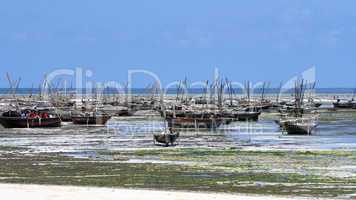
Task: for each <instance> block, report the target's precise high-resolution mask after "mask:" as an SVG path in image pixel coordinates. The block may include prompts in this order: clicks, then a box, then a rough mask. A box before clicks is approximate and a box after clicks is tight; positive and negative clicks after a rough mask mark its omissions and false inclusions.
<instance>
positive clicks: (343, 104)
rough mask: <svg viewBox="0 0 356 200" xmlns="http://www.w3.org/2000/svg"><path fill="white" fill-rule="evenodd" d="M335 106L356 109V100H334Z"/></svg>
mask: <svg viewBox="0 0 356 200" xmlns="http://www.w3.org/2000/svg"><path fill="white" fill-rule="evenodd" d="M333 105H334V108H341V109H356V102H354V101H347V102H340V101H338V102H334V103H333Z"/></svg>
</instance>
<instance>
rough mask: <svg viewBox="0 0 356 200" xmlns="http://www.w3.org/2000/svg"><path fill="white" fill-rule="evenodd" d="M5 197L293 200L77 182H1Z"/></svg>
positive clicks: (33, 199)
mask: <svg viewBox="0 0 356 200" xmlns="http://www.w3.org/2000/svg"><path fill="white" fill-rule="evenodd" d="M0 194H1V199H11V200H14V199H15V200H17V199H19V200H64V199H65V200H69V199H70V200H93V199H99V200H111V199H112V200H114V199H115V200H123V199H125V200H232V199H234V200H236V199H241V200H291V199H300V200H302V199H304V200H305V199H310V198H290V197H272V196H252V195H251V196H249V195H243V194H236V195H233V194H222V193H220V194H216V193H198V192H170V191H154V190H133V189H132V190H131V189H110V188H95V187H73V186H41V185H19V184H0Z"/></svg>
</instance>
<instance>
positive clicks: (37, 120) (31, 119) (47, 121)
mask: <svg viewBox="0 0 356 200" xmlns="http://www.w3.org/2000/svg"><path fill="white" fill-rule="evenodd" d="M25 112H26V113H28V114H25ZM31 113H36V114H34V115H31ZM0 124H1V125H2V126H3V127H5V128H47V127H60V126H61V119H60V118H59V117H58V116H57V115H55V114H53V113H52V114H49V113H47V112H46V111H30V112H28V111H22V112H17V111H7V112H5V113H3V114H2V115H1V116H0Z"/></svg>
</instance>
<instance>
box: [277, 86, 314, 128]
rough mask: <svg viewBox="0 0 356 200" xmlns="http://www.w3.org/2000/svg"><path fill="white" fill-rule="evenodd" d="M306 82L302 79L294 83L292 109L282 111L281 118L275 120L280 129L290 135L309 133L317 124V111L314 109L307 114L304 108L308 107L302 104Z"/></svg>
mask: <svg viewBox="0 0 356 200" xmlns="http://www.w3.org/2000/svg"><path fill="white" fill-rule="evenodd" d="M305 89H306V84H305V83H304V81H303V80H302V81H301V82H300V81H296V83H295V94H294V97H295V101H294V104H295V105H294V106H293V109H291V110H290V112H282V113H281V119H280V120H279V121H277V123H278V124H279V126H280V127H281V129H282V131H283V132H284V131H285V132H287V134H290V135H310V134H312V131H314V130H315V128H316V127H317V125H318V116H319V115H318V113H317V112H316V111H315V110H314V111H311V112H310V113H308V114H307V115H306V114H305V112H303V111H304V110H310V108H308V107H309V106H310V105H309V106H308V107H305V105H303V99H304V92H305Z"/></svg>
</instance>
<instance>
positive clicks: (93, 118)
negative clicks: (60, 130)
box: [72, 115, 111, 125]
mask: <svg viewBox="0 0 356 200" xmlns="http://www.w3.org/2000/svg"><path fill="white" fill-rule="evenodd" d="M110 119H111V116H110V115H84V116H72V121H73V124H83V125H93V124H98V125H105V124H106V122H107V121H109V120H110Z"/></svg>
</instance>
